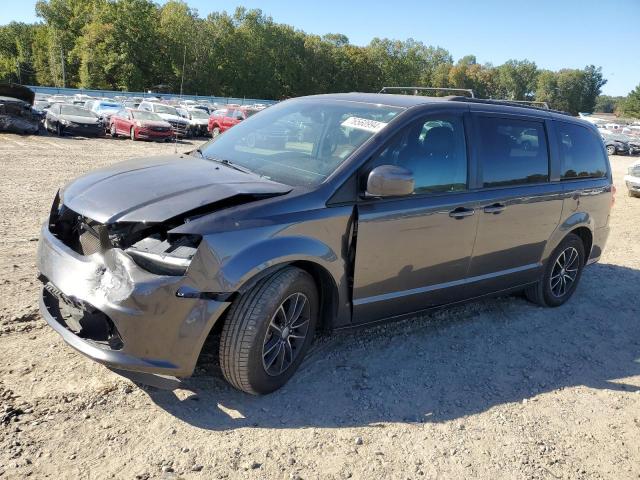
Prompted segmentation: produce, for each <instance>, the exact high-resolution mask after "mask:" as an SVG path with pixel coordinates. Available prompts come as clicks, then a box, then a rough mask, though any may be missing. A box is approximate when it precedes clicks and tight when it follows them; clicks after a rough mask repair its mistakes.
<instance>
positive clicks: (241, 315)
mask: <svg viewBox="0 0 640 480" xmlns="http://www.w3.org/2000/svg"><path fill="white" fill-rule="evenodd" d="M300 302H302V305H303V306H302V308H299V307H298V305H299V304H300ZM294 303H295V305H294ZM292 305H293V307H292ZM281 307H282V308H281ZM291 308H293V310H295V311H296V312H297V311H298V310H299V311H300V314H299V316H298V317H297V319H296V316H295V315H289V316H288V315H287V312H291V310H290V309H291ZM318 309H319V300H318V291H317V288H316V285H315V282H314V280H313V278H312V277H311V276H310V275H309V274H308V273H307V272H305V271H303V270H300V269H299V268H294V267H286V268H284V269H283V270H280V271H278V272H276V273H275V274H273V275H272V276H269V277H267V278H266V279H264V280H262V281H260V282H258V283H257V284H256V285H255V286H254V287H253V288H252V289H251V290H250V291H249V292H247V293H245V294H244V295H242V296H241V297H240V298H238V299H237V300H236V301H235V302H234V303H233V304H232V305H231V308H230V310H229V312H228V314H227V318H226V321H225V323H224V325H223V327H222V334H221V337H220V350H219V356H220V366H221V368H222V373H223V374H224V377H225V378H226V379H227V381H228V382H229V383H230V384H231V385H232V386H233V387H235V388H237V389H238V390H242V391H243V392H246V393H250V394H252V395H261V394H266V393H271V392H273V391H275V390H277V389H279V388H280V387H282V386H283V385H284V384H285V383H286V382H287V381H288V380H289V379H290V378H291V376H292V375H293V374H294V373H295V371H296V370H297V368H298V366H299V365H300V363H301V362H302V359H303V358H304V355H305V353H306V351H307V350H308V348H309V345H311V343H312V342H313V337H314V333H315V329H316V324H317V319H318ZM285 310H286V311H285ZM287 317H289V319H290V320H287ZM287 322H289V325H290V326H293V328H290V327H288V326H287ZM305 327H306V328H305ZM287 334H289V335H290V336H288V337H287V339H286V340H283V339H284V336H285V335H287ZM294 337H295V338H294ZM287 345H288V348H287ZM285 363H286V364H287V365H286V366H285Z"/></svg>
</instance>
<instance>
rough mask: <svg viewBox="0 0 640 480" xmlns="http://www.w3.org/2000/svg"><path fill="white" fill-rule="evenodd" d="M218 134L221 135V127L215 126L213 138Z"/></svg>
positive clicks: (212, 133) (212, 131) (212, 132)
mask: <svg viewBox="0 0 640 480" xmlns="http://www.w3.org/2000/svg"><path fill="white" fill-rule="evenodd" d="M218 135H220V127H213V130H211V138H216V137H217V136H218Z"/></svg>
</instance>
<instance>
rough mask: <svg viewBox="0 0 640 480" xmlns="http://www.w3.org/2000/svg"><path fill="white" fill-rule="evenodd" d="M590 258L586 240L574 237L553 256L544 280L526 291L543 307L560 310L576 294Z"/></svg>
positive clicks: (528, 295) (566, 238) (568, 236)
mask: <svg viewBox="0 0 640 480" xmlns="http://www.w3.org/2000/svg"><path fill="white" fill-rule="evenodd" d="M585 263H586V255H585V249H584V244H583V243H582V239H581V238H580V237H578V236H577V235H575V234H573V233H570V234H569V235H567V236H566V237H565V239H564V240H563V241H562V243H560V245H558V246H557V247H556V249H555V250H554V251H553V253H552V254H551V255H550V256H549V260H548V261H547V265H546V267H545V270H544V274H543V275H542V278H541V279H540V280H539V281H538V283H537V284H535V285H532V286H530V287H528V288H527V289H526V290H525V294H526V296H527V298H528V299H529V300H530V301H532V302H534V303H537V304H538V305H542V306H543V307H558V306H560V305H562V304H563V303H565V302H566V301H567V300H569V298H571V296H572V295H573V292H575V290H576V287H577V286H578V282H579V281H580V276H581V275H582V269H583V268H584V265H585Z"/></svg>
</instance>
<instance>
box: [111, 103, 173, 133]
mask: <svg viewBox="0 0 640 480" xmlns="http://www.w3.org/2000/svg"><path fill="white" fill-rule="evenodd" d="M109 130H110V132H111V136H112V137H113V138H116V137H117V136H118V135H126V136H128V137H129V138H131V140H140V139H145V140H169V139H171V138H172V137H173V128H171V124H170V123H169V122H167V121H165V120H163V119H162V118H161V117H160V116H158V115H156V114H155V113H153V112H147V111H145V110H134V109H126V110H120V111H119V112H117V113H114V114H113V115H111V119H110V123H109Z"/></svg>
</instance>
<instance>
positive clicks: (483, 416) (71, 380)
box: [0, 134, 640, 480]
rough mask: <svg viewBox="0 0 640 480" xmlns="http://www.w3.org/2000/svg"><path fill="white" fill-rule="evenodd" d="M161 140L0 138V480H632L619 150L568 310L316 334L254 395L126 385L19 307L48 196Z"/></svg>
mask: <svg viewBox="0 0 640 480" xmlns="http://www.w3.org/2000/svg"><path fill="white" fill-rule="evenodd" d="M173 148H174V147H173V145H170V144H154V143H142V142H136V143H133V142H131V141H128V140H112V139H109V138H105V139H91V140H89V139H80V138H62V139H59V138H54V137H19V136H14V135H7V134H3V135H0V162H1V165H2V176H0V192H1V195H0V209H1V211H2V215H1V216H0V232H1V233H2V235H1V236H0V353H1V357H0V418H1V422H0V477H1V478H25V477H31V478H38V479H40V478H53V479H66V478H70V479H83V478H86V479H103V478H118V479H147V478H185V479H205V478H206V479H209V478H280V479H293V478H298V479H313V478H323V479H325V478H393V479H395V478H397V479H407V478H416V479H419V478H430V479H435V478H438V479H443V478H456V479H458V478H482V479H488V478H491V479H510V480H511V479H520V478H522V479H524V478H528V479H529V478H530V479H535V478H549V479H553V478H566V479H598V478H607V479H616V480H618V479H631V478H634V479H637V478H640V296H639V295H638V292H639V289H638V287H639V286H640V227H639V224H640V199H635V198H629V197H627V196H626V189H625V188H624V185H623V183H622V177H623V175H624V173H625V171H626V167H627V165H628V164H629V163H630V162H631V161H632V159H631V158H630V157H612V159H611V162H612V165H613V169H614V177H615V182H616V185H617V187H618V196H617V202H616V206H615V208H614V211H613V214H612V218H611V227H612V230H611V236H610V239H609V243H608V245H607V249H606V250H605V253H604V255H603V257H602V260H601V262H600V263H599V264H597V265H594V266H592V267H589V268H588V269H587V270H586V271H585V273H584V275H583V277H582V282H581V285H580V287H579V288H578V290H577V292H576V294H575V295H574V297H573V299H572V300H571V301H570V302H569V303H568V304H566V305H564V306H562V307H560V308H557V309H543V308H539V307H536V306H533V305H531V304H530V303H528V302H526V301H525V300H524V299H523V298H521V297H519V296H508V297H501V298H496V299H491V300H486V301H483V302H477V303H472V304H468V305H465V306H462V307H456V308H452V309H448V310H443V311H440V312H437V313H434V314H431V315H427V316H425V317H421V318H416V319H412V320H407V321H404V322H399V323H394V324H388V325H386V326H381V327H376V328H371V329H367V330H358V331H353V332H350V333H342V334H333V335H328V336H324V337H322V338H320V339H319V340H318V341H317V342H316V344H315V347H314V349H313V352H312V354H311V355H310V356H309V358H308V359H307V360H305V362H304V363H303V365H302V368H301V370H300V371H299V372H298V373H297V375H296V376H295V377H294V378H293V379H292V381H291V382H290V383H289V384H288V385H287V386H285V388H283V389H282V390H280V391H279V392H276V393H274V394H272V395H269V396H266V397H261V398H257V397H251V396H248V395H245V394H242V393H240V392H237V391H235V390H233V389H232V388H231V387H229V386H228V385H227V384H226V383H225V382H224V380H223V379H222V377H221V374H220V372H219V369H218V367H217V365H216V361H215V354H214V353H213V352H212V353H210V354H207V355H204V358H203V359H202V361H201V362H200V364H199V367H198V369H197V371H196V374H195V375H194V377H192V378H190V379H187V380H186V381H185V382H184V384H183V388H181V389H179V390H176V391H174V392H170V391H162V390H157V389H154V388H151V387H144V386H140V385H136V384H134V383H132V382H130V381H129V380H127V379H124V378H122V377H120V376H118V375H116V374H114V373H112V372H110V371H109V370H107V369H106V368H104V367H102V366H100V365H97V364H95V363H93V362H91V361H90V360H88V359H86V358H84V357H82V356H81V355H80V354H77V353H75V352H74V351H73V350H71V349H70V348H69V347H67V346H66V345H65V344H64V343H63V342H62V340H61V339H60V338H59V337H58V336H57V335H56V334H54V332H53V331H52V330H50V329H49V328H48V327H46V325H45V322H44V320H43V319H41V318H40V316H39V314H38V311H37V297H38V290H39V285H38V282H37V280H36V278H35V277H36V269H35V263H34V262H35V250H36V245H37V237H38V231H39V227H40V224H41V222H42V221H43V220H44V219H45V218H46V216H47V214H48V210H49V207H50V204H51V201H52V199H53V196H54V194H55V191H56V189H57V188H58V187H60V186H61V185H63V184H64V183H65V182H67V181H69V180H71V179H72V178H74V177H76V176H77V175H79V174H82V173H84V172H86V171H88V170H91V169H94V168H97V167H101V166H104V165H108V164H111V163H114V162H116V161H118V160H122V159H125V158H128V157H134V156H144V155H149V154H161V153H170V152H172V151H173ZM178 149H179V150H181V151H185V150H187V149H189V145H187V144H186V143H183V144H179V145H178Z"/></svg>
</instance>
